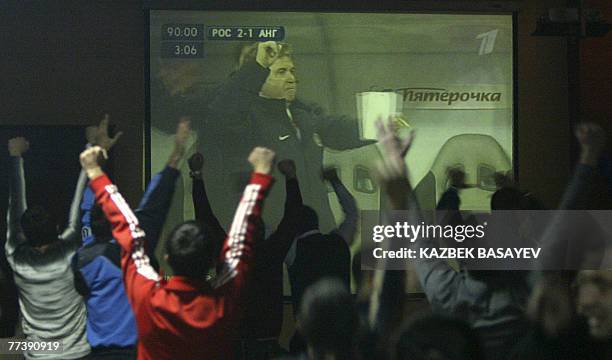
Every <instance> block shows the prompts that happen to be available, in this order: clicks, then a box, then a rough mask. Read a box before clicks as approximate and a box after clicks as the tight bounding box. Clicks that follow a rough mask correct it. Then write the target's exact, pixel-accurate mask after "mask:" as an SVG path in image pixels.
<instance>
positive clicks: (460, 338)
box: [395, 315, 483, 360]
mask: <svg viewBox="0 0 612 360" xmlns="http://www.w3.org/2000/svg"><path fill="white" fill-rule="evenodd" d="M482 358H483V356H482V350H481V347H480V342H479V340H478V335H477V334H476V332H475V331H474V330H473V329H472V328H470V326H469V325H468V324H467V323H465V322H463V321H460V320H458V319H452V318H448V317H444V316H440V315H429V316H426V317H422V318H420V319H417V320H415V321H412V322H410V323H409V324H408V325H407V326H405V328H404V330H403V331H402V332H401V334H400V336H399V339H398V341H397V345H396V347H395V359H397V360H403V359H415V360H426V359H427V360H429V359H448V360H463V359H465V360H479V359H482Z"/></svg>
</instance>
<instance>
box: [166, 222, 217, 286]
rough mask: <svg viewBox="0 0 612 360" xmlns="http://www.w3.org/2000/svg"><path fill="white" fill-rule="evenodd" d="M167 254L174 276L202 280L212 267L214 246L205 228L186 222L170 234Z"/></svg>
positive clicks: (195, 223)
mask: <svg viewBox="0 0 612 360" xmlns="http://www.w3.org/2000/svg"><path fill="white" fill-rule="evenodd" d="M166 253H167V254H168V264H169V265H170V267H171V268H172V271H173V273H174V275H181V276H189V277H194V278H202V277H204V276H205V275H206V273H207V271H208V269H209V268H210V266H211V265H212V260H213V244H212V242H211V238H210V236H208V234H207V231H206V228H205V227H203V226H202V225H201V224H200V223H198V222H197V221H186V222H184V223H182V224H179V225H178V226H176V227H175V228H174V229H173V230H172V232H171V233H170V235H169V237H168V239H167V240H166Z"/></svg>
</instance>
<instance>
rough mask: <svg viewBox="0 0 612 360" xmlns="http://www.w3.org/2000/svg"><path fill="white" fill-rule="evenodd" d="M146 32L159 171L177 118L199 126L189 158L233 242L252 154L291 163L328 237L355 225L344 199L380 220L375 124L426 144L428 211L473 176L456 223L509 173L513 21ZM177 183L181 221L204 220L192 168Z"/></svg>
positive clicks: (183, 19)
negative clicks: (198, 213)
mask: <svg viewBox="0 0 612 360" xmlns="http://www.w3.org/2000/svg"><path fill="white" fill-rule="evenodd" d="M149 30H150V64H149V65H150V134H149V135H150V160H151V161H150V164H148V165H149V166H150V171H151V173H155V172H157V171H159V170H161V169H162V168H163V165H164V159H166V158H167V156H168V154H169V153H170V152H171V150H172V144H173V133H174V129H175V126H176V122H177V119H178V118H180V117H181V116H187V117H189V118H190V119H191V124H192V128H193V129H194V131H193V133H192V136H191V138H190V140H189V150H188V152H189V154H188V155H187V157H189V156H191V154H194V153H201V154H203V156H202V157H203V159H202V160H203V166H202V169H201V170H198V171H201V177H202V178H203V180H204V183H205V185H206V194H207V199H208V201H209V202H210V204H211V206H212V208H213V209H215V214H214V215H215V216H216V218H217V219H218V220H219V222H220V223H221V224H222V226H223V227H226V228H227V227H228V226H229V225H230V223H231V220H232V216H233V214H234V210H235V206H234V204H237V203H238V201H239V200H240V195H241V194H242V190H243V188H244V186H245V185H246V184H247V183H248V179H249V169H250V167H249V164H248V162H247V156H248V154H249V151H250V149H252V148H253V147H254V146H265V147H268V148H270V149H272V150H273V151H274V152H275V153H276V159H277V162H280V161H282V160H285V159H288V160H292V161H293V167H294V169H292V171H294V172H295V177H296V178H297V180H298V181H299V187H300V193H301V197H302V200H303V204H304V205H307V206H309V207H310V208H311V209H312V210H314V212H316V215H317V220H318V226H319V230H320V231H322V232H329V231H332V230H334V229H338V228H339V227H341V226H342V224H343V221H345V220H347V216H348V215H347V211H348V210H347V208H346V206H343V203H350V201H348V200H344V199H343V197H345V195H348V196H349V197H350V198H351V201H354V202H355V203H356V207H357V208H358V209H359V210H377V209H380V208H381V207H384V206H385V204H384V197H383V196H381V189H380V188H379V186H378V185H377V181H376V176H377V175H376V166H377V165H376V164H377V163H378V162H380V159H381V156H380V151H379V145H378V144H377V142H376V127H375V122H376V120H377V119H379V118H381V119H384V121H385V122H387V121H391V122H392V124H393V127H394V130H395V131H396V132H397V133H399V134H402V135H406V134H409V133H416V134H418V136H417V137H416V140H415V141H414V144H413V145H412V147H411V150H410V153H409V155H408V156H407V158H406V161H407V162H409V163H410V173H409V174H408V175H409V178H410V181H411V183H412V184H413V186H414V191H415V194H416V196H417V199H418V200H419V204H420V205H421V207H422V208H424V209H434V208H435V206H436V203H437V202H438V200H439V199H440V197H441V195H442V194H443V193H444V191H445V190H446V188H447V187H448V185H449V183H448V182H449V180H448V179H449V176H448V175H449V171H450V172H451V173H452V172H453V171H456V172H459V173H461V174H464V179H463V183H464V186H463V187H464V188H463V189H462V191H461V209H462V210H487V209H488V208H489V203H490V198H491V195H492V194H493V192H494V191H495V189H496V185H495V178H496V174H504V175H508V174H511V173H512V164H513V162H512V160H513V159H512V155H513V151H512V149H513V113H512V112H513V75H512V71H513V65H512V58H513V45H512V44H513V42H512V16H511V15H451V14H381V13H308V12H281V13H278V12H276V13H272V12H270V13H267V12H232V11H222V12H221V11H167V10H152V11H151V12H150V28H149ZM323 169H327V170H328V171H327V172H322V171H323ZM330 169H334V170H335V171H333V175H330V171H329V170H330ZM181 171H182V174H183V176H182V180H180V181H181V182H182V183H181V184H179V185H178V187H177V196H175V198H174V203H173V205H172V209H171V210H170V215H169V216H170V218H171V219H174V220H176V221H181V220H183V219H192V218H194V216H195V208H194V205H193V201H192V195H193V194H192V189H193V187H192V181H191V178H190V176H189V175H190V172H191V173H193V170H191V169H190V167H189V163H188V162H185V164H183V165H182V169H181ZM273 174H274V176H275V178H276V182H277V184H276V186H274V187H273V189H272V190H271V193H270V196H269V198H268V200H267V204H268V206H266V207H265V209H264V214H263V221H264V226H265V229H266V233H267V234H269V233H271V232H273V231H274V230H275V229H276V228H277V227H278V225H279V224H280V223H281V220H282V218H283V213H284V210H285V207H284V204H285V198H286V194H285V186H284V184H283V182H284V179H285V176H284V174H281V173H280V170H279V169H275V170H274V172H273ZM325 174H327V176H328V177H329V176H332V177H335V179H336V180H337V181H338V182H339V183H341V184H342V186H341V187H339V186H336V183H335V182H334V181H330V180H329V179H328V178H326V175H325ZM343 190H346V191H347V192H348V194H344V193H343ZM230 205H231V206H230ZM172 222H174V221H172ZM353 236H355V234H353Z"/></svg>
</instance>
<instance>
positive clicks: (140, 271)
mask: <svg viewBox="0 0 612 360" xmlns="http://www.w3.org/2000/svg"><path fill="white" fill-rule="evenodd" d="M105 159H106V151H105V150H104V149H102V148H101V147H99V146H94V147H92V148H90V149H87V150H85V151H84V152H83V153H81V157H80V160H81V166H82V167H83V169H84V170H85V171H86V173H87V177H88V178H89V180H90V181H89V186H90V187H91V189H92V190H93V192H94V193H95V195H96V201H97V203H98V204H99V205H100V207H102V211H104V214H105V215H106V218H107V219H108V221H109V222H110V224H111V227H112V232H113V237H114V238H115V240H117V242H118V243H119V245H120V246H121V249H122V251H121V268H122V271H123V281H124V284H125V288H126V294H127V296H128V299H129V301H130V303H131V304H132V307H133V308H134V309H138V308H139V307H140V303H141V301H142V299H143V298H144V297H145V296H146V294H148V293H149V292H150V291H151V290H152V289H153V288H154V287H155V285H156V284H157V282H158V281H159V275H158V274H157V272H155V270H154V269H153V267H151V265H150V261H149V257H148V256H147V254H146V252H145V248H144V239H145V232H144V231H143V230H142V229H141V228H140V224H139V223H138V218H137V217H136V215H135V214H134V213H133V212H132V210H131V209H130V206H129V205H128V204H127V202H126V201H125V200H124V199H123V197H122V196H121V194H120V193H119V190H118V189H117V187H116V186H115V185H113V184H112V183H111V181H110V179H109V178H108V177H107V176H106V174H104V172H103V171H102V168H101V164H102V163H103V162H104V160H105Z"/></svg>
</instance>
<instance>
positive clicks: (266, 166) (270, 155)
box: [249, 147, 276, 174]
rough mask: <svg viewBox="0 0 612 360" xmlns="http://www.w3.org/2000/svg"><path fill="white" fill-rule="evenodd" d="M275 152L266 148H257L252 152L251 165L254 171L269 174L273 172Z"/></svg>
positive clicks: (250, 156)
mask: <svg viewBox="0 0 612 360" xmlns="http://www.w3.org/2000/svg"><path fill="white" fill-rule="evenodd" d="M275 155H276V154H274V151H272V150H270V149H267V148H264V147H256V148H255V149H253V151H251V154H250V155H249V163H251V165H252V166H253V171H255V172H258V173H262V174H269V173H270V171H271V170H272V164H273V163H274V156H275Z"/></svg>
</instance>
